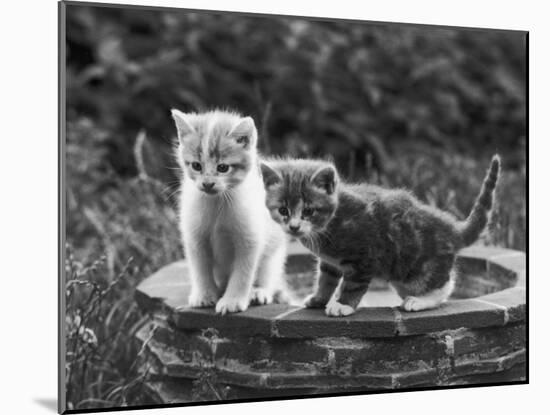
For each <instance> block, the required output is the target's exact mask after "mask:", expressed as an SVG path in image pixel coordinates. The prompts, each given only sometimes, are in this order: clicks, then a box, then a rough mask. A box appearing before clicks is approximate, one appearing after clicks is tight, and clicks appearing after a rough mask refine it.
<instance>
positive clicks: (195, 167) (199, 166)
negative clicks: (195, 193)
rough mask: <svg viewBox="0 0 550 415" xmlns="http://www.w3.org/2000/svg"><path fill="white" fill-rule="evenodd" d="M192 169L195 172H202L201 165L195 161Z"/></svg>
mask: <svg viewBox="0 0 550 415" xmlns="http://www.w3.org/2000/svg"><path fill="white" fill-rule="evenodd" d="M191 167H192V168H193V170H196V171H201V170H202V166H201V164H200V163H199V162H197V161H194V162H193V163H191Z"/></svg>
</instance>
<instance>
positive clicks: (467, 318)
mask: <svg viewBox="0 0 550 415" xmlns="http://www.w3.org/2000/svg"><path fill="white" fill-rule="evenodd" d="M400 313H401V324H400V329H399V335H410V334H424V333H430V332H434V331H442V330H452V329H457V328H460V327H468V328H477V327H490V326H499V325H503V324H504V310H502V309H501V308H499V307H497V306H496V305H491V304H487V303H481V302H478V301H475V300H473V299H472V300H451V301H448V302H446V303H444V304H442V305H441V306H439V307H438V308H436V309H432V310H425V311H414V312H406V311H400Z"/></svg>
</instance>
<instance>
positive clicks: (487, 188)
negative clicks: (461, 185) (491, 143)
mask: <svg viewBox="0 0 550 415" xmlns="http://www.w3.org/2000/svg"><path fill="white" fill-rule="evenodd" d="M499 172H500V157H499V156H498V154H495V155H494V156H493V159H492V160H491V166H490V167H489V170H488V171H487V176H485V180H483V185H482V186H481V191H480V193H479V196H478V197H477V199H476V202H475V204H474V207H473V208H472V211H471V212H470V215H469V216H468V218H467V219H466V220H465V221H463V222H461V223H460V225H459V228H458V231H459V233H460V235H461V236H462V241H463V244H464V246H468V245H471V244H473V243H474V242H475V241H476V240H477V238H479V235H480V234H481V232H482V231H483V229H484V228H485V225H487V221H488V217H489V213H490V212H491V209H492V207H493V199H494V190H495V187H496V184H497V180H498V176H499Z"/></svg>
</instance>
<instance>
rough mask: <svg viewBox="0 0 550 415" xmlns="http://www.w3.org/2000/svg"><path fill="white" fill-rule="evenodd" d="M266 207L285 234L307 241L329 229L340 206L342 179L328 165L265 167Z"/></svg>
mask: <svg viewBox="0 0 550 415" xmlns="http://www.w3.org/2000/svg"><path fill="white" fill-rule="evenodd" d="M262 176H263V179H264V184H265V187H266V191H267V196H266V205H267V208H268V209H269V212H270V214H271V217H272V218H273V220H275V221H276V222H277V223H279V224H280V225H281V227H282V228H283V230H284V231H285V232H287V233H288V234H290V235H293V236H296V237H307V236H310V235H312V234H315V233H317V232H320V231H322V230H324V229H325V227H326V225H327V224H328V222H329V221H330V219H331V218H332V216H333V215H334V212H335V210H336V208H337V205H338V198H337V185H338V175H337V173H336V169H335V167H334V166H333V165H332V164H331V163H329V162H326V161H317V160H285V161H275V162H271V163H269V164H267V163H262Z"/></svg>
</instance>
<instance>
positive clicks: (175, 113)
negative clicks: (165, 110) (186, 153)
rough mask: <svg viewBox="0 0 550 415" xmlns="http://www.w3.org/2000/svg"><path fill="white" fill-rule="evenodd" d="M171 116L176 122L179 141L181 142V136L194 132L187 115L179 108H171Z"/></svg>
mask: <svg viewBox="0 0 550 415" xmlns="http://www.w3.org/2000/svg"><path fill="white" fill-rule="evenodd" d="M172 118H173V119H174V121H175V123H176V129H177V130H178V138H179V140H180V143H183V138H184V137H185V136H187V135H189V134H191V133H194V132H195V129H194V128H193V126H192V125H191V123H190V122H189V117H188V115H187V114H184V113H183V112H181V111H180V110H177V109H175V108H173V109H172Z"/></svg>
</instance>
